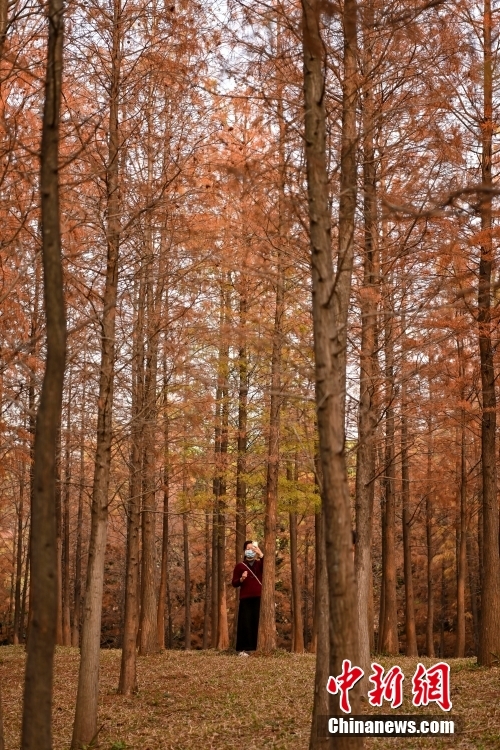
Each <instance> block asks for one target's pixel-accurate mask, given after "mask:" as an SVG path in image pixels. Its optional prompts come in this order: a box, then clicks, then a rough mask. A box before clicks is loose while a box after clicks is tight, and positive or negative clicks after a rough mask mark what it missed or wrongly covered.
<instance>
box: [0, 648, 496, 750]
mask: <svg viewBox="0 0 500 750" xmlns="http://www.w3.org/2000/svg"><path fill="white" fill-rule="evenodd" d="M24 659H25V654H24V649H23V647H22V646H4V647H1V648H0V682H1V686H2V693H3V705H4V720H5V734H6V750H18V748H19V736H20V726H21V701H22V686H23V669H24ZM78 659H79V655H78V651H77V650H76V649H71V648H58V649H57V654H56V663H55V693H54V750H67V749H68V748H69V744H70V739H71V727H72V721H73V714H74V702H75V696H76V682H77V671H78ZM314 661H315V657H314V656H312V655H311V654H304V655H295V654H289V653H287V652H277V653H276V655H274V656H271V657H254V656H251V657H249V658H244V657H239V656H236V655H227V654H223V653H217V652H214V651H208V652H202V651H192V652H184V651H170V652H165V653H163V654H160V655H158V656H154V657H145V658H140V659H139V660H138V678H139V692H138V694H137V695H136V696H134V697H132V698H124V697H122V696H120V695H117V694H116V687H117V684H118V673H119V669H120V652H119V651H116V650H103V651H102V652H101V700H100V712H99V726H101V725H102V729H101V731H100V735H99V738H100V748H101V749H102V750H124V749H125V748H127V750H128V749H129V748H130V749H133V750H191V749H192V750H195V748H196V750H198V748H203V750H212V748H213V749H214V750H243V749H244V750H260V749H261V748H276V750H292V749H293V750H307V748H308V741H309V725H310V715H311V705H312V686H313V679H314ZM379 661H380V663H381V664H383V665H384V666H385V667H386V668H387V667H389V666H392V665H393V664H396V663H397V664H399V665H400V667H401V669H402V670H403V673H404V674H405V676H406V680H405V686H404V694H405V702H404V704H403V706H402V707H401V709H399V713H405V714H410V713H416V712H417V709H415V708H413V706H412V705H411V703H410V699H409V694H410V692H411V676H412V675H413V672H414V671H415V667H416V664H417V660H416V659H409V658H404V657H400V658H395V657H392V658H381V659H379ZM420 661H422V663H423V664H425V665H426V666H430V664H432V663H433V660H429V659H425V658H423V659H421V660H420ZM434 661H435V660H434ZM447 661H448V662H449V663H450V664H451V669H452V672H451V698H452V702H453V711H452V713H453V715H454V717H457V716H458V717H461V722H462V731H461V733H460V735H458V736H455V737H454V738H450V739H448V738H446V739H445V738H442V739H441V738H437V737H429V738H421V739H419V740H414V739H412V738H407V739H403V738H399V739H397V740H396V739H392V738H387V739H385V738H376V739H375V738H374V739H369V740H365V748H376V750H381V749H385V748H387V750H389V748H390V750H399V748H403V749H404V750H412V749H413V748H428V749H429V750H430V749H431V748H432V750H434V749H436V750H439V748H441V747H442V748H447V747H456V748H461V749H462V748H463V749H464V750H465V749H466V748H477V750H481V749H483V748H484V750H486V749H487V748H488V749H489V748H497V749H498V748H500V668H493V669H490V670H487V669H481V668H478V667H477V666H476V665H475V660H474V659H450V660H447ZM373 710H374V709H370V712H373ZM377 711H378V712H379V713H385V714H389V713H391V711H390V709H389V708H384V709H377ZM392 713H394V714H395V713H396V712H395V711H394V712H392ZM421 713H440V711H439V709H438V708H432V709H431V710H429V709H426V710H424V711H421ZM442 715H443V716H444V714H442Z"/></svg>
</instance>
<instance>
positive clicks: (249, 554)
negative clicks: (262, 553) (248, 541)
mask: <svg viewBox="0 0 500 750" xmlns="http://www.w3.org/2000/svg"><path fill="white" fill-rule="evenodd" d="M245 557H246V558H248V559H249V560H253V559H254V558H255V557H257V553H256V552H255V551H254V550H253V549H246V550H245Z"/></svg>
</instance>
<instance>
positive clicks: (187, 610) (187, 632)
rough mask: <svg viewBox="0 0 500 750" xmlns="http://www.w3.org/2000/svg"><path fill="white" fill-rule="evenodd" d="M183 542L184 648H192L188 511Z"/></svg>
mask: <svg viewBox="0 0 500 750" xmlns="http://www.w3.org/2000/svg"><path fill="white" fill-rule="evenodd" d="M182 542H183V551H184V648H185V649H186V651H190V650H191V573H190V571H189V527H188V511H187V510H185V511H184V513H183V514H182Z"/></svg>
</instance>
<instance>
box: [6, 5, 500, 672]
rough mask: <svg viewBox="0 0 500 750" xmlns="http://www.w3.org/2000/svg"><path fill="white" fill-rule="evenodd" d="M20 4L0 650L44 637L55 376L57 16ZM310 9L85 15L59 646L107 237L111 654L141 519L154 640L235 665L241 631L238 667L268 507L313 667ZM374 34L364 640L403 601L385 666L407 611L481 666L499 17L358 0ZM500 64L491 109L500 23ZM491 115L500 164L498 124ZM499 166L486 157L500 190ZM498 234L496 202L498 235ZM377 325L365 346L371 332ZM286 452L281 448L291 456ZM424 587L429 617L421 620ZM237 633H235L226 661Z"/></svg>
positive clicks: (289, 616)
mask: <svg viewBox="0 0 500 750" xmlns="http://www.w3.org/2000/svg"><path fill="white" fill-rule="evenodd" d="M3 7H4V6H2V8H3ZM5 8H6V9H7V14H6V15H5V18H6V23H5V26H4V29H0V34H1V39H2V51H1V59H0V87H1V88H0V158H1V172H0V217H1V219H0V222H1V226H2V231H1V236H0V264H1V268H0V271H1V276H0V278H1V304H2V315H1V318H0V357H1V362H0V410H1V411H0V414H1V418H0V451H1V461H0V488H1V489H0V642H2V643H5V644H7V643H18V642H23V641H24V640H25V638H26V633H27V628H28V622H29V612H30V576H29V562H30V561H29V539H30V498H31V494H32V491H33V490H32V480H33V478H32V464H33V436H34V428H35V415H36V409H37V404H38V399H39V394H40V387H41V380H42V376H43V369H44V358H45V331H44V316H43V314H42V310H43V303H42V299H43V290H42V276H41V273H42V271H41V235H40V209H39V201H38V198H37V195H38V190H39V159H38V153H39V149H40V137H41V119H40V111H41V108H42V104H43V78H44V75H45V67H44V66H45V33H46V32H45V27H44V25H43V19H41V18H40V15H39V14H38V13H37V12H36V11H37V3H32V2H31V0H26V1H23V2H15V3H10V4H5ZM300 14H301V9H300V6H299V5H298V4H297V3H294V2H276V3H270V4H269V5H260V4H259V5H256V4H253V3H252V4H251V3H248V4H245V2H238V3H233V2H232V1H230V2H228V3H227V4H226V3H221V4H220V5H215V6H214V5H212V4H203V3H194V2H191V0H185V1H183V2H176V3H175V4H172V3H164V2H161V1H160V0H134V1H133V2H123V0H113V1H112V2H108V1H107V0H106V1H105V0H86V2H82V3H79V2H74V3H69V4H68V7H67V11H66V39H65V48H64V77H63V96H62V112H61V145H60V159H61V168H60V188H61V222H62V241H63V262H64V290H65V299H66V306H67V318H68V354H67V366H66V376H65V390H64V398H63V419H62V424H61V429H60V437H59V450H58V469H57V474H58V476H57V524H58V525H57V535H58V565H59V613H58V635H57V642H58V643H59V644H62V645H74V646H77V645H79V635H80V625H81V618H82V597H83V593H84V587H85V583H84V582H85V577H86V568H87V555H88V543H89V534H90V508H91V503H92V492H93V477H94V470H95V456H96V441H97V417H98V407H99V403H98V393H99V379H100V376H101V339H102V331H103V317H105V315H106V312H109V310H110V309H111V308H112V307H113V305H112V304H111V307H110V305H109V303H107V302H106V297H105V283H106V268H107V263H108V260H109V259H107V257H108V256H107V252H108V249H109V243H110V242H111V240H110V237H111V233H112V232H114V237H115V241H116V248H117V267H116V278H117V282H116V283H117V298H116V316H115V325H116V332H115V355H114V361H113V377H114V394H113V415H112V435H111V466H110V473H109V482H110V486H109V492H108V501H109V504H108V513H109V527H108V537H107V546H106V560H105V572H104V596H103V616H102V617H103V619H102V631H101V645H102V646H111V647H121V645H122V634H123V621H124V598H125V593H124V592H125V565H126V548H127V520H128V519H129V518H130V516H131V514H132V513H133V512H134V508H135V507H136V506H138V505H140V518H141V523H140V526H141V539H142V561H141V576H140V581H141V591H140V593H139V596H140V598H141V602H142V610H141V629H142V631H143V632H145V628H146V624H147V623H146V620H147V621H148V622H149V624H151V622H154V623H155V628H156V632H157V643H156V647H157V648H158V649H159V648H164V647H167V648H207V647H209V646H211V647H216V646H219V647H220V646H221V637H222V643H223V644H224V645H225V647H227V646H229V645H230V643H231V642H232V637H233V636H232V628H233V620H234V613H235V611H236V603H237V600H236V595H235V592H234V591H233V590H232V589H231V588H230V586H229V581H230V577H231V572H232V568H233V566H234V564H235V562H236V561H237V560H238V559H239V558H240V556H241V551H242V543H243V540H244V539H247V538H248V539H251V538H253V539H257V540H260V541H262V540H263V535H264V500H265V497H266V493H267V494H269V492H272V493H274V494H275V496H276V498H277V502H278V533H277V537H276V566H277V567H276V623H277V632H278V645H279V646H280V647H281V648H285V649H292V650H298V651H300V650H302V649H303V648H307V649H314V648H315V627H314V617H313V615H314V595H315V575H316V570H317V565H316V555H315V550H316V544H315V540H316V533H317V528H318V525H317V514H318V511H319V507H320V501H319V491H318V473H317V436H316V423H315V403H314V380H315V376H314V359H313V342H312V318H311V304H310V295H311V291H310V267H309V264H310V259H309V238H308V233H307V225H308V215H307V210H308V207H307V193H306V183H305V180H306V176H305V163H304V155H303V136H302V126H301V122H302V116H303V115H302V109H303V104H302V85H303V81H302V56H301V48H300ZM360 15H361V23H360V31H359V35H360V50H359V91H360V94H361V97H360V102H361V104H362V105H363V106H361V104H360V107H359V133H360V136H359V143H358V146H359V166H358V175H359V185H358V206H357V214H356V221H357V226H356V234H355V238H354V239H355V260H354V276H353V289H352V295H351V301H350V311H349V330H348V351H347V373H348V389H347V406H346V422H347V437H348V439H347V454H348V464H349V476H350V483H351V493H352V508H353V528H354V527H355V525H356V521H355V503H356V492H357V490H356V471H357V457H359V440H358V438H359V430H358V417H359V412H360V408H362V406H361V404H362V400H361V399H360V374H361V375H363V374H366V372H367V366H366V362H367V358H368V360H369V361H370V383H369V386H370V389H371V390H370V393H371V396H370V398H371V407H370V408H371V413H372V415H373V421H374V430H375V432H374V436H375V437H374V451H375V468H374V471H373V476H372V477H371V478H370V486H371V488H372V491H373V493H374V526H373V545H372V557H373V566H372V568H373V576H372V597H371V600H372V601H371V609H370V611H371V623H372V627H371V637H372V646H373V648H375V647H381V645H382V646H383V644H381V643H380V640H379V613H380V611H381V609H382V614H383V611H384V610H383V608H384V607H388V606H389V605H390V603H389V604H387V602H388V599H387V597H388V596H389V594H388V592H393V595H394V601H395V602H396V607H397V633H396V635H397V638H396V645H394V642H393V645H392V646H391V647H387V645H386V646H383V650H384V651H389V652H391V649H392V652H393V653H397V652H398V651H399V650H400V649H401V650H402V651H405V644H406V632H407V631H406V628H407V626H408V618H409V617H410V618H412V619H413V620H414V623H415V628H416V636H417V644H418V650H419V652H420V653H426V654H427V655H429V656H434V655H439V656H443V657H450V656H453V655H457V656H464V655H471V654H475V653H476V650H477V643H478V637H479V636H478V634H479V618H480V610H481V601H480V590H481V576H482V567H481V565H480V563H479V561H480V560H482V552H483V529H482V515H481V514H482V510H481V507H482V506H481V503H482V478H481V463H480V458H481V443H480V437H481V420H482V415H483V410H482V396H481V379H480V364H479V355H478V346H477V318H478V313H477V307H476V301H475V300H476V297H475V295H476V294H477V285H478V272H479V271H478V269H479V266H478V259H479V255H480V248H481V246H482V245H484V236H485V235H484V231H485V230H484V228H483V229H482V228H481V221H480V211H481V205H480V204H481V198H480V197H478V195H477V192H474V191H472V190H471V186H473V185H477V184H478V183H480V182H481V181H482V176H481V154H482V153H483V151H482V145H483V142H482V139H483V136H484V122H485V121H484V111H483V110H484V108H483V105H484V77H483V74H484V50H485V43H484V29H485V26H484V18H485V16H484V8H483V6H482V5H481V6H479V5H476V4H475V3H474V2H472V1H471V0H469V1H468V2H460V1H459V0H457V2H454V3H450V4H448V3H443V4H436V3H431V4H430V5H429V7H427V6H425V7H424V6H423V5H422V3H416V2H405V3H399V2H393V3H389V4H388V3H378V2H377V1H376V0H373V2H372V1H371V0H366V2H365V3H363V4H360ZM2 18H3V17H2ZM495 18H496V16H495ZM2 23H3V21H2ZM4 30H5V33H4ZM324 35H325V40H326V43H327V47H328V70H327V91H326V108H327V140H328V149H329V161H328V168H329V179H330V192H331V196H332V197H331V212H332V217H333V219H332V221H333V234H334V239H335V233H336V232H337V224H336V218H335V217H336V212H337V210H338V195H339V165H338V158H339V157H338V154H339V148H340V145H339V144H340V132H341V109H340V103H341V80H340V72H339V71H340V67H341V60H342V49H343V34H342V28H341V23H340V20H339V16H338V14H336V13H335V12H334V11H333V10H332V11H331V15H329V14H328V13H327V15H326V16H325V20H324ZM491 44H492V50H493V53H492V54H493V57H492V60H493V103H494V104H493V111H495V106H496V96H497V91H496V84H497V77H496V76H497V72H496V71H497V67H496V66H497V56H496V53H497V34H496V29H495V28H494V29H493V39H492V42H491ZM492 123H493V131H492V136H493V144H495V140H496V136H497V130H498V131H499V132H500V130H499V128H498V127H497V125H496V124H495V123H496V119H495V116H493V119H492ZM496 158H497V157H496V154H495V145H494V146H493V156H492V164H493V172H494V171H495V163H496ZM367 206H368V207H369V208H367ZM370 211H371V213H369V212H370ZM367 216H368V218H369V221H370V222H371V224H369V225H368V224H367ZM495 221H496V208H495V206H494V208H493V230H492V234H493V242H494V243H495V242H496V239H497V235H498V230H497V227H496V224H495ZM111 225H113V227H112V229H110V226H111ZM367 226H368V227H369V228H368V229H367ZM373 227H375V231H373ZM368 236H369V237H370V242H368V240H367V237H368ZM368 257H369V263H368V261H367V258H368ZM497 286H498V284H496V283H494V284H493V291H492V295H491V300H492V303H493V311H492V337H493V352H494V364H495V368H496V367H497V365H498V355H497V352H496V342H497V341H498V311H497V300H498V293H497V292H498V289H497ZM367 305H368V307H367ZM113 309H114V308H113ZM370 315H371V316H372V320H373V340H372V344H371V349H367V343H366V338H365V339H363V337H362V321H363V319H364V320H366V318H367V316H370ZM360 362H361V366H360ZM365 381H366V378H365ZM101 406H102V405H101ZM272 439H276V440H279V454H278V459H277V460H276V456H275V455H274V454H273V452H272V450H271V449H270V445H271V442H272ZM273 478H274V479H273ZM273 481H274V484H273ZM405 548H406V550H407V551H408V550H409V551H410V555H411V560H410V565H409V566H408V558H407V564H406V565H405V564H404V550H405ZM410 582H411V584H412V587H413V597H414V613H411V612H409V610H408V608H407V600H408V585H409V583H410ZM226 587H227V593H226ZM148 592H149V593H148ZM225 596H227V606H226V607H222V608H221V602H222V601H223V599H224V597H225ZM151 602H153V609H154V612H152V611H151ZM221 612H222V614H221ZM220 617H222V618H225V617H227V623H228V639H227V641H226V642H225V643H224V637H223V636H224V627H222V625H221V623H220V622H219V618H220ZM217 631H218V635H217ZM221 633H222V636H221ZM140 637H142V636H140ZM143 648H144V650H145V651H147V647H146V646H145V645H143ZM153 650H154V649H153Z"/></svg>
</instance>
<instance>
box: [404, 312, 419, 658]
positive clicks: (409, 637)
mask: <svg viewBox="0 0 500 750" xmlns="http://www.w3.org/2000/svg"><path fill="white" fill-rule="evenodd" d="M401 326H402V329H403V338H404V331H405V318H404V315H403V316H402V320H401ZM407 410H408V402H407V396H406V380H405V376H404V375H403V381H402V383H401V484H402V493H401V494H402V505H403V508H402V515H403V517H402V522H403V558H404V577H405V632H406V656H418V649H417V630H416V625H415V599H414V596H413V571H412V565H411V513H410V466H409V464H410V461H409V456H408V417H407V415H406V414H407Z"/></svg>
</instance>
